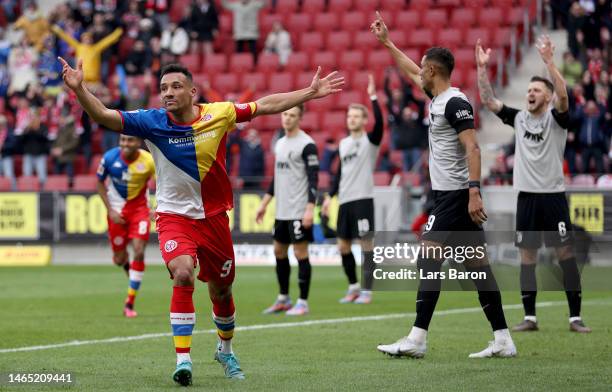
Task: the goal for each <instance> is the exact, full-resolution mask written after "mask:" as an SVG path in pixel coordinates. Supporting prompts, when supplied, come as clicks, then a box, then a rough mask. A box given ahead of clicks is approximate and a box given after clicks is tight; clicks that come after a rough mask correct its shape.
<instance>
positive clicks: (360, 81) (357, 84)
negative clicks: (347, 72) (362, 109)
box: [348, 71, 370, 92]
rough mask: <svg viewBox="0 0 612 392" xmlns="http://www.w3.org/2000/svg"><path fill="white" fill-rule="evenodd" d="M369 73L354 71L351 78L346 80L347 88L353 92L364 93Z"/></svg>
mask: <svg viewBox="0 0 612 392" xmlns="http://www.w3.org/2000/svg"><path fill="white" fill-rule="evenodd" d="M369 74H370V71H356V72H353V73H352V74H351V77H350V78H349V80H348V83H349V87H350V88H352V89H353V90H358V91H360V90H361V91H364V92H365V91H366V88H367V86H368V80H369V79H368V75H369Z"/></svg>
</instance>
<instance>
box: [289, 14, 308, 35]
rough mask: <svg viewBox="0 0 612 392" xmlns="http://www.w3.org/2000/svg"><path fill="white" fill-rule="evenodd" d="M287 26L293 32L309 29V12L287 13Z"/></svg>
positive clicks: (297, 32) (298, 32) (303, 31)
mask: <svg viewBox="0 0 612 392" xmlns="http://www.w3.org/2000/svg"><path fill="white" fill-rule="evenodd" d="M287 24H288V26H286V28H288V29H290V30H291V33H293V34H302V33H305V32H307V31H310V28H311V25H312V18H311V16H310V15H309V14H292V15H289V19H288V23H287Z"/></svg>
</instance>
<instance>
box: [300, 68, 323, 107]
mask: <svg viewBox="0 0 612 392" xmlns="http://www.w3.org/2000/svg"><path fill="white" fill-rule="evenodd" d="M322 74H323V76H325V75H327V72H326V71H322ZM313 77H314V73H313V71H305V72H300V73H298V74H297V75H296V77H295V87H297V88H298V89H300V88H306V87H308V86H310V83H312V78H313ZM316 101H321V100H316Z"/></svg>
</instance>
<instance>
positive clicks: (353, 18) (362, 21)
mask: <svg viewBox="0 0 612 392" xmlns="http://www.w3.org/2000/svg"><path fill="white" fill-rule="evenodd" d="M369 27H370V23H368V17H367V15H366V14H364V13H363V12H358V11H355V12H344V13H342V17H341V22H340V28H341V29H342V30H343V31H348V32H357V31H364V30H365V31H367V30H368V29H369Z"/></svg>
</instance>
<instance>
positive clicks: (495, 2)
mask: <svg viewBox="0 0 612 392" xmlns="http://www.w3.org/2000/svg"><path fill="white" fill-rule="evenodd" d="M513 5H514V0H491V6H493V7H495V8H499V9H501V10H502V12H503V13H504V14H505V13H506V12H508V11H509V10H510V8H512V6H513Z"/></svg>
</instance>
